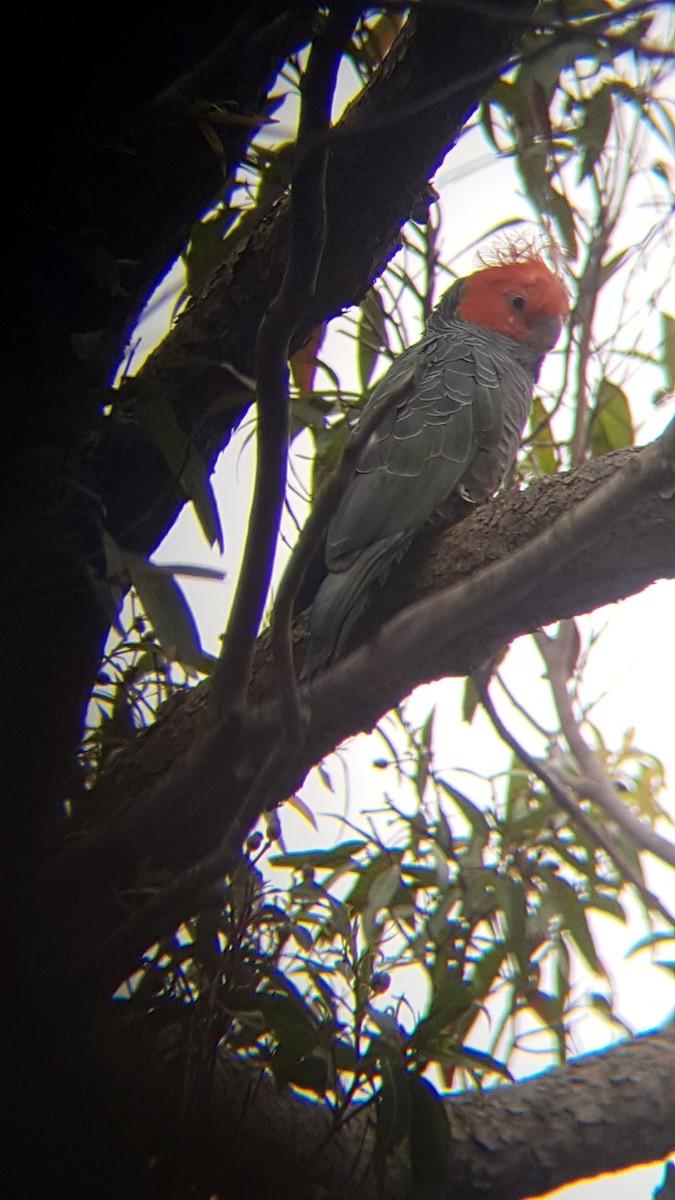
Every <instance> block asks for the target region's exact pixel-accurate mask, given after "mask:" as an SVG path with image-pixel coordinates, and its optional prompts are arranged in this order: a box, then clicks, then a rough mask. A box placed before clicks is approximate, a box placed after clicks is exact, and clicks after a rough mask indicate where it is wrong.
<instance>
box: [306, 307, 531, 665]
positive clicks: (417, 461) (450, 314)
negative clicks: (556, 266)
mask: <svg viewBox="0 0 675 1200" xmlns="http://www.w3.org/2000/svg"><path fill="white" fill-rule="evenodd" d="M460 286H461V284H460V285H459V286H458V285H455V286H454V287H453V288H451V289H450V290H449V292H446V294H445V296H444V297H443V299H442V300H441V302H440V304H439V306H438V307H437V308H436V309H435V311H434V312H433V313H432V315H431V317H430V318H429V322H428V325H427V330H426V333H425V335H424V337H423V338H422V340H421V341H420V342H418V343H417V344H416V345H414V346H411V347H409V348H408V349H407V350H405V351H404V353H403V354H401V355H400V356H399V357H398V358H397V359H395V361H394V362H393V364H392V366H391V368H390V369H389V371H388V373H387V374H386V375H385V377H384V378H383V379H382V380H381V382H380V383H379V384H378V386H377V387H376V388H375V390H374V391H373V393H372V395H371V396H370V398H369V400H368V403H367V406H366V410H367V411H370V410H371V408H372V406H373V405H375V404H380V403H384V402H385V401H386V397H387V396H388V395H391V393H392V390H393V389H395V390H396V391H397V392H399V393H400V400H399V401H398V403H397V404H396V405H395V406H393V407H392V408H391V410H390V411H389V412H387V413H386V415H385V416H384V417H383V419H382V422H381V423H380V425H379V426H378V427H377V429H376V431H375V433H374V434H373V435H372V436H371V438H370V440H369V442H368V444H367V446H366V447H365V449H364V451H363V453H362V455H361V459H360V461H359V465H358V467H357V470H356V473H355V474H354V477H353V479H352V481H351V483H350V484H349V487H348V488H347V491H346V492H345V495H344V496H343V499H342V501H341V504H340V506H339V508H338V511H337V513H336V514H335V516H334V517H333V520H332V521H331V523H330V526H329V528H328V538H327V545H326V567H327V570H328V574H327V576H326V579H325V580H324V582H323V583H322V585H321V587H320V588H319V591H318V593H317V595H316V598H315V601H314V604H313V607H312V613H311V617H310V637H311V641H310V648H309V656H308V664H307V671H308V673H309V674H311V673H313V672H314V671H316V670H317V669H318V668H319V667H320V666H322V665H324V664H325V663H327V662H329V661H331V660H332V659H334V658H335V657H337V656H338V655H339V654H340V653H341V652H342V651H343V649H344V646H345V643H346V641H347V639H348V637H349V635H350V633H351V630H352V628H353V626H354V624H355V622H356V621H357V620H358V618H359V617H360V615H361V613H362V612H363V610H364V608H365V607H366V605H367V603H368V600H369V597H370V592H371V590H372V587H373V585H374V584H376V583H377V582H380V583H381V582H382V581H383V580H384V579H385V578H386V576H387V575H388V573H389V571H390V569H391V566H392V565H393V563H394V562H395V561H397V560H398V559H399V558H400V557H401V556H402V555H403V554H404V553H405V551H406V550H407V548H408V546H409V544H410V542H411V541H412V538H413V537H414V535H415V533H416V532H417V531H418V530H419V529H421V528H422V526H424V525H425V524H426V523H427V521H428V520H429V519H430V518H431V517H432V516H433V515H434V513H436V512H439V511H442V509H443V504H444V502H445V501H447V500H448V498H449V497H450V496H452V495H453V494H454V493H456V491H457V489H458V487H459V486H460V485H461V487H462V490H463V492H464V493H465V494H466V495H467V496H469V497H470V498H471V499H472V500H474V501H476V502H478V503H480V502H482V501H484V500H487V499H488V498H489V497H490V496H492V495H493V494H494V493H495V491H496V490H497V489H498V487H499V486H500V484H501V482H502V480H503V478H504V475H505V474H506V472H507V470H508V469H509V467H510V466H511V464H512V463H513V462H514V460H515V456H516V453H517V450H518V445H519V443H520V437H521V434H522V430H523V427H524V425H525V422H526V420H527V417H528V414H529V412H530V407H531V400H532V388H533V385H534V381H535V379H536V375H537V371H538V366H539V360H538V359H537V358H535V357H534V352H533V351H532V349H531V348H530V347H528V346H525V345H523V344H521V343H518V342H516V341H514V340H513V339H512V338H508V337H505V336H503V335H502V334H499V333H496V332H494V331H493V330H488V329H484V328H483V327H482V326H479V325H476V324H474V323H473V322H469V321H464V320H462V319H461V318H459V317H457V316H455V313H454V310H455V308H456V306H457V303H458V300H459V296H460V295H461V292H460ZM357 427H358V426H357Z"/></svg>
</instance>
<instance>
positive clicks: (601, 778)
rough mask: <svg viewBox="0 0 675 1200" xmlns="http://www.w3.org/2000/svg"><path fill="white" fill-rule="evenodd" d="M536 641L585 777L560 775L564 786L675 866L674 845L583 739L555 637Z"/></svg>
mask: <svg viewBox="0 0 675 1200" xmlns="http://www.w3.org/2000/svg"><path fill="white" fill-rule="evenodd" d="M535 641H536V643H537V646H538V648H539V652H540V654H541V656H542V658H543V660H544V664H545V666H546V671H547V675H548V680H549V683H550V685H551V692H552V694H553V700H554V703H555V706H556V709H557V712H558V717H559V719H560V727H561V729H562V732H563V734H564V737H565V740H566V742H567V745H568V746H569V748H570V751H571V752H572V754H573V756H574V758H575V759H576V761H577V764H578V765H579V767H580V769H581V771H582V773H583V775H584V776H585V778H582V779H574V780H572V779H567V778H566V777H564V776H562V775H561V778H564V779H565V783H566V785H567V786H568V787H571V788H573V789H574V791H575V792H577V793H579V794H582V795H585V796H587V797H588V798H589V799H592V800H594V801H595V803H596V804H597V805H598V806H599V807H600V808H601V809H602V810H603V812H604V813H605V815H606V816H607V817H609V818H610V820H612V821H615V822H616V824H617V825H619V826H620V827H621V828H622V829H623V831H624V833H627V834H628V836H629V837H630V839H631V840H632V841H633V842H634V843H635V845H636V846H638V847H639V848H640V849H641V850H647V851H649V853H650V854H653V855H654V856H655V858H660V859H661V861H662V862H666V863H668V864H669V865H670V866H671V867H675V845H673V844H672V842H669V841H668V840H667V838H664V837H661V835H660V834H658V833H657V832H656V830H655V829H651V828H650V827H649V826H648V825H644V824H643V823H642V821H639V820H638V819H637V817H635V816H634V815H633V813H632V812H631V811H630V809H629V808H627V807H626V805H625V804H624V803H623V802H622V801H621V800H620V799H619V797H618V795H617V793H616V791H615V789H614V786H613V784H612V781H611V779H609V778H608V776H607V774H606V773H605V771H604V770H603V767H602V765H601V763H600V762H599V761H598V758H597V755H595V754H594V753H593V750H592V749H591V747H590V746H589V745H587V743H586V741H585V740H584V737H583V735H582V733H581V730H580V728H579V724H578V722H577V720H576V717H575V715H574V710H573V708H572V699H571V697H570V694H569V691H568V688H567V682H566V679H565V672H564V670H562V669H561V663H560V655H559V654H558V652H557V651H558V647H557V644H556V641H555V639H553V638H549V637H547V635H546V634H545V633H543V632H542V631H540V632H539V633H537V634H535Z"/></svg>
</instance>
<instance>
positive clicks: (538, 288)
mask: <svg viewBox="0 0 675 1200" xmlns="http://www.w3.org/2000/svg"><path fill="white" fill-rule="evenodd" d="M455 311H456V315H457V316H459V317H462V318H463V319H464V320H465V321H473V322H475V323H476V324H477V325H483V326H485V327H486V328H488V329H495V330H496V331H497V332H498V333H502V334H504V335H505V336H506V337H510V338H513V339H514V340H515V341H516V342H522V343H528V344H529V345H530V346H532V347H533V348H534V349H535V351H536V352H537V353H538V354H541V355H544V354H545V353H546V352H547V350H551V349H552V348H553V346H555V344H556V342H557V340H558V338H559V337H560V333H561V330H562V327H563V323H564V321H565V319H566V317H567V315H568V313H569V300H568V297H567V292H566V290H565V287H564V285H563V284H562V283H561V281H560V279H558V277H557V275H554V273H553V271H551V269H550V268H549V267H547V265H546V263H545V262H544V260H543V259H542V258H540V257H539V255H530V256H529V257H526V258H522V259H520V260H514V261H512V262H502V263H499V264H498V265H496V266H490V267H485V268H484V269H483V270H482V271H476V272H475V273H474V274H473V275H470V276H468V278H467V279H464V280H462V283H461V285H460V296H459V303H458V304H457V308H456V310H455Z"/></svg>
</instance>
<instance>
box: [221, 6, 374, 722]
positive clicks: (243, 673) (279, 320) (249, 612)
mask: <svg viewBox="0 0 675 1200" xmlns="http://www.w3.org/2000/svg"><path fill="white" fill-rule="evenodd" d="M359 8H360V5H357V4H342V5H338V6H336V7H335V8H333V10H332V11H331V13H330V15H329V16H328V17H327V18H326V21H325V24H324V27H323V29H322V31H321V32H320V33H319V34H318V35H317V36H316V38H315V40H314V43H313V46H312V50H311V53H310V57H309V62H308V65H307V71H306V73H305V76H304V79H303V85H302V105H301V110H300V124H299V129H298V139H297V153H298V164H297V167H296V170H295V174H294V177H293V182H292V185H291V209H290V239H289V252H288V261H287V264H286V271H285V273H284V277H283V280H282V282H281V287H280V288H279V292H278V294H277V296H276V298H275V299H274V300H273V302H272V304H271V305H270V307H269V309H268V310H267V312H266V314H265V316H264V318H263V320H262V322H261V325H260V329H259V331H258V337H257V341H256V378H257V400H258V435H257V448H258V459H257V466H256V478H255V487H254V493H253V503H252V505H251V515H250V520H249V528H248V535H247V539H246V549H245V553H244V561H243V564H242V568H241V571H240V575H239V580H238V583H237V590H236V592H235V596H234V602H233V605H232V611H231V614H230V620H229V624H228V629H227V633H226V635H225V638H224V641H223V649H222V654H221V656H220V658H219V660H218V663H217V665H216V669H215V671H214V674H213V682H212V688H211V702H212V705H213V706H214V711H215V712H217V713H218V714H219V715H222V714H223V713H224V712H225V711H227V709H229V708H237V707H238V706H239V705H240V704H241V702H242V701H243V699H244V697H245V695H246V689H247V687H248V680H249V674H250V667H251V661H252V657H253V646H254V643H255V638H256V635H257V633H258V630H259V628H260V621H261V619H262V614H263V608H264V604H265V599H266V597H267V592H268V590H269V585H270V579H271V576H272V565H273V562H274V552H275V549H276V544H277V538H278V534H279V522H280V520H281V511H282V508H283V503H284V495H285V491H286V463H287V456H288V433H289V415H288V414H289V392H288V356H289V347H290V343H291V339H292V337H293V334H294V333H295V331H296V329H297V328H298V325H299V324H300V322H301V321H302V318H303V316H304V313H305V310H306V308H307V306H308V305H309V303H310V301H311V300H312V298H313V296H314V293H315V290H316V282H317V277H318V274H319V268H320V266H321V258H322V255H323V249H324V244H325V240H326V197H325V188H326V169H327V164H328V148H329V140H328V136H327V135H328V131H329V129H330V115H331V107H332V103H333V93H334V90H335V81H336V79H337V72H338V67H339V65H340V61H341V58H342V54H343V52H344V48H345V44H346V42H347V41H348V39H349V36H350V33H351V31H352V29H353V27H354V23H355V21H356V17H357V13H358V10H359Z"/></svg>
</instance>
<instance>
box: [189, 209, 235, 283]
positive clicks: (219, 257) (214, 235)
mask: <svg viewBox="0 0 675 1200" xmlns="http://www.w3.org/2000/svg"><path fill="white" fill-rule="evenodd" d="M236 216H237V209H232V208H219V209H218V210H217V211H216V212H214V213H211V214H210V215H209V216H208V217H205V218H204V220H203V221H197V222H196V223H195V224H194V225H193V226H192V229H191V230H190V241H189V244H188V248H187V251H186V252H185V254H184V255H183V261H184V263H185V273H186V291H187V294H188V295H189V296H197V295H199V293H200V292H201V291H202V289H203V288H204V287H205V286H206V284H207V283H208V281H209V279H210V278H211V276H212V275H213V272H214V271H215V269H216V267H218V266H219V265H220V263H221V262H222V261H223V257H224V254H225V250H224V246H225V243H224V240H223V239H224V236H225V233H226V232H227V230H228V229H229V227H230V225H232V223H233V222H234V220H235V217H236Z"/></svg>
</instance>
